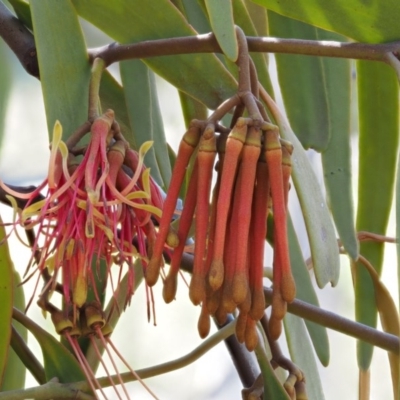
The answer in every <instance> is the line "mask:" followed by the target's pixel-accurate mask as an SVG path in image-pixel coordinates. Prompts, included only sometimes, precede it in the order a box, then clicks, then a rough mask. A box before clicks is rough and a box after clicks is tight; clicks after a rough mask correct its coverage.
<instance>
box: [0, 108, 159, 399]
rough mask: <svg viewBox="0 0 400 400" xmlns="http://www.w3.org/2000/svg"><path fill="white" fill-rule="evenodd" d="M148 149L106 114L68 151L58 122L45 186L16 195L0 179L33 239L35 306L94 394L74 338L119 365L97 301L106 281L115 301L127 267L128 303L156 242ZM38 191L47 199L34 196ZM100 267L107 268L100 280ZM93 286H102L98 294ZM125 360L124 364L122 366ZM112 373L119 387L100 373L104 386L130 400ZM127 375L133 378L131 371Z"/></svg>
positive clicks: (156, 195) (18, 221) (156, 216)
mask: <svg viewBox="0 0 400 400" xmlns="http://www.w3.org/2000/svg"><path fill="white" fill-rule="evenodd" d="M151 145H152V142H145V143H143V145H142V146H141V148H140V149H139V152H135V151H133V150H132V149H130V148H129V145H128V143H127V142H126V141H125V139H124V138H123V136H122V134H121V132H120V131H119V127H118V124H117V123H116V122H115V121H114V112H113V111H112V110H108V111H107V112H106V113H105V114H103V115H102V116H100V117H98V118H96V119H95V120H94V122H93V123H92V124H91V127H90V141H89V144H88V145H87V147H85V148H84V149H81V150H79V149H76V148H72V149H70V148H68V146H67V144H66V143H64V142H63V141H62V127H61V124H60V123H59V122H58V121H57V122H56V123H55V126H54V130H53V138H52V143H51V153H50V161H49V169H48V176H47V178H46V179H45V180H44V182H42V184H40V185H39V186H38V188H36V189H35V190H34V191H32V192H30V193H19V192H17V191H15V190H13V189H12V188H11V187H8V186H7V185H5V184H4V183H3V182H1V181H0V186H1V187H2V188H3V189H4V190H5V191H6V192H7V193H9V196H8V197H9V200H10V202H11V203H12V204H13V206H14V209H15V210H16V213H15V214H16V220H15V224H14V225H15V226H17V225H18V224H19V225H21V226H22V227H23V228H25V229H27V230H31V229H33V230H34V231H35V233H36V235H35V239H34V242H33V243H31V247H32V256H31V260H30V262H29V265H28V268H27V272H28V271H29V273H30V275H29V276H28V278H27V279H29V277H30V276H32V275H33V273H34V272H36V271H38V272H39V278H40V276H42V277H43V278H44V279H45V285H44V288H43V289H42V291H41V293H40V296H39V301H38V304H39V305H40V306H41V307H42V308H43V310H45V311H48V312H49V313H50V314H51V317H52V321H53V323H54V326H55V328H56V331H57V332H58V333H59V334H61V335H64V336H65V338H66V339H67V340H68V342H69V344H70V346H71V348H72V349H73V351H74V353H75V355H76V357H77V359H78V361H79V362H80V364H81V366H82V370H83V372H84V373H85V375H86V377H87V379H88V382H89V384H90V385H91V388H92V390H93V393H96V390H99V392H100V393H103V395H104V392H103V391H102V388H101V387H100V385H99V384H98V382H97V381H96V379H95V378H94V374H93V372H92V371H91V368H90V366H89V365H88V363H87V361H86V359H85V355H84V354H83V353H82V350H81V349H80V346H79V343H78V341H77V339H78V337H79V336H85V337H88V338H89V339H90V341H91V343H92V346H93V347H94V348H95V351H96V352H97V355H98V357H99V359H100V362H102V363H103V360H102V356H101V351H100V350H99V349H98V348H97V344H96V341H94V339H93V338H94V337H97V338H98V339H99V340H100V342H101V343H102V346H104V348H105V350H106V351H107V353H109V356H110V358H111V361H112V363H113V360H112V357H111V353H110V349H109V347H111V349H113V351H114V354H116V355H117V356H118V357H119V358H121V359H122V360H123V358H122V356H121V355H120V354H119V352H118V351H117V349H116V348H115V346H114V345H113V344H112V342H111V340H110V337H109V336H110V333H111V330H110V327H109V326H108V324H107V322H106V316H105V315H104V312H103V310H102V307H101V300H100V299H101V297H102V295H103V294H104V291H105V289H106V283H107V281H111V285H110V286H111V288H112V290H113V291H114V295H115V297H117V294H118V290H119V283H120V281H121V279H122V269H123V267H124V266H126V267H127V275H128V279H127V281H128V290H127V294H126V298H125V305H126V304H127V303H128V302H129V301H130V298H131V296H132V295H133V291H134V281H135V276H134V264H135V262H136V261H137V260H138V259H139V260H141V261H142V265H143V266H144V267H145V266H146V265H147V262H148V259H149V257H151V253H152V249H153V247H154V241H155V237H156V233H155V232H156V229H155V226H154V223H153V219H156V220H159V219H160V217H161V208H162V206H163V198H162V195H161V193H160V190H159V188H158V186H157V184H156V183H155V182H154V181H153V180H152V178H151V177H150V170H149V169H146V168H145V166H144V164H143V159H144V156H145V154H146V152H147V151H148V150H149V149H150V147H151ZM43 191H45V193H44V194H42V195H41V196H39V194H40V193H42V192H43ZM15 198H19V199H23V200H24V201H25V202H26V205H25V206H24V207H23V209H22V210H20V209H17V202H16V200H15ZM38 199H39V200H38ZM101 261H104V262H105V265H106V273H105V274H104V275H103V276H101V274H102V273H101V271H102V269H101V268H100V262H101ZM34 264H36V267H35V271H33V272H31V271H30V269H31V268H32V267H33V265H34ZM113 265H114V266H115V265H116V266H117V267H119V273H118V274H116V275H117V281H116V282H113V281H112V274H111V269H112V267H113ZM96 280H97V281H100V282H101V283H102V285H100V289H98V285H96ZM55 290H57V291H59V292H61V294H62V297H63V310H59V309H58V308H57V307H55V306H54V305H53V304H52V303H51V302H50V298H51V294H52V292H54V291H55ZM89 290H91V291H92V292H93V294H94V296H91V297H92V300H91V301H89V300H88V292H89ZM93 297H94V299H95V300H93ZM32 298H33V296H32ZM32 298H31V301H32ZM123 362H124V363H125V365H127V366H128V364H127V363H126V361H125V360H123ZM114 369H115V371H116V374H117V377H118V382H116V381H113V380H112V378H111V375H110V374H109V373H108V371H107V369H105V370H106V371H107V375H108V376H109V380H110V383H111V384H112V386H114V388H115V391H116V393H117V395H118V398H121V397H120V394H119V392H118V389H117V388H116V384H120V385H121V387H122V389H123V391H124V392H125V395H126V396H127V397H128V398H129V395H128V393H127V391H126V389H125V387H124V385H123V382H122V379H121V377H120V376H119V373H118V371H117V369H116V368H115V364H114ZM128 369H130V371H131V372H132V373H133V374H135V373H134V371H132V369H131V368H130V367H129V366H128ZM137 378H138V379H139V380H140V378H139V377H137ZM142 383H143V382H142ZM147 390H148V391H149V392H150V393H151V391H150V390H149V389H148V388H147ZM151 394H152V393H151ZM153 396H154V395H153ZM104 397H105V395H104ZM154 397H155V396H154Z"/></svg>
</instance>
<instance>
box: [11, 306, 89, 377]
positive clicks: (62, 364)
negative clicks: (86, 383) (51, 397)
mask: <svg viewBox="0 0 400 400" xmlns="http://www.w3.org/2000/svg"><path fill="white" fill-rule="evenodd" d="M13 318H14V319H15V320H16V321H18V322H19V323H21V324H22V325H24V326H25V327H26V328H27V329H28V330H29V332H31V333H32V335H33V336H34V337H35V339H36V340H37V341H38V342H39V345H40V347H41V349H42V352H43V359H44V369H45V373H46V379H47V380H48V381H49V380H50V379H52V378H54V377H57V378H58V379H59V380H60V382H61V383H68V382H78V381H83V380H85V379H86V378H85V375H84V374H83V372H82V370H81V367H80V365H79V364H78V362H77V361H76V358H75V357H74V356H73V355H72V354H71V353H70V352H69V351H68V350H67V349H66V348H65V347H64V346H63V345H62V344H61V343H60V342H58V341H57V340H56V339H55V338H54V337H53V336H52V335H50V333H47V332H46V331H45V330H44V329H42V328H41V327H40V326H39V325H37V324H36V323H35V322H33V321H32V320H31V319H30V318H28V317H27V316H26V315H25V314H23V313H21V312H20V311H18V310H14V313H13Z"/></svg>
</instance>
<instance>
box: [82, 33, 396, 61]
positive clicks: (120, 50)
mask: <svg viewBox="0 0 400 400" xmlns="http://www.w3.org/2000/svg"><path fill="white" fill-rule="evenodd" d="M247 44H248V48H249V51H250V52H255V53H285V54H302V55H308V56H323V57H338V58H353V59H357V60H373V61H383V62H387V53H394V54H397V53H398V52H399V51H400V41H396V42H392V43H384V44H367V43H347V42H334V41H319V40H302V39H281V38H274V37H247ZM221 52H222V51H221V48H220V47H219V45H218V43H217V41H216V39H215V37H214V35H213V34H212V33H207V34H204V35H197V36H188V37H178V38H169V39H158V40H147V41H143V42H140V43H133V44H127V45H119V44H117V43H113V44H111V45H107V46H103V47H100V48H96V49H91V50H89V56H90V58H91V59H94V58H95V57H101V58H102V59H103V60H104V61H105V62H106V65H107V66H108V65H110V64H112V63H114V62H118V61H123V60H130V59H134V58H151V57H160V56H171V55H179V54H194V53H221Z"/></svg>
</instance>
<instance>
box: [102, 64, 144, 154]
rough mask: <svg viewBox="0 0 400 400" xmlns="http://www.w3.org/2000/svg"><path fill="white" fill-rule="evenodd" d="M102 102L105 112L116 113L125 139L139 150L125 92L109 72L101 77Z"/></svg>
mask: <svg viewBox="0 0 400 400" xmlns="http://www.w3.org/2000/svg"><path fill="white" fill-rule="evenodd" d="M100 102H101V106H102V108H103V111H105V110H107V109H108V108H110V109H112V110H114V111H115V118H116V120H117V121H118V123H119V126H120V128H121V131H122V133H123V135H124V137H125V138H126V140H127V141H128V142H129V144H130V146H131V147H132V148H134V149H136V150H139V147H140V146H138V145H137V143H136V142H135V138H134V136H133V134H132V128H131V124H130V122H129V116H128V110H127V108H126V103H125V97H124V91H123V89H122V87H121V85H120V84H119V83H118V82H117V81H116V80H115V79H114V78H113V76H112V75H111V74H110V73H109V72H108V71H104V72H103V75H102V77H101V84H100Z"/></svg>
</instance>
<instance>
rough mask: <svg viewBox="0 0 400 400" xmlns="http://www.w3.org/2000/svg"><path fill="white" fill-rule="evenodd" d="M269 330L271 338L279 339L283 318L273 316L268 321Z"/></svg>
mask: <svg viewBox="0 0 400 400" xmlns="http://www.w3.org/2000/svg"><path fill="white" fill-rule="evenodd" d="M268 330H269V336H270V338H271V340H274V341H275V340H278V339H279V336H281V333H282V320H281V319H277V318H274V317H273V316H271V318H270V320H269V321H268Z"/></svg>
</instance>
